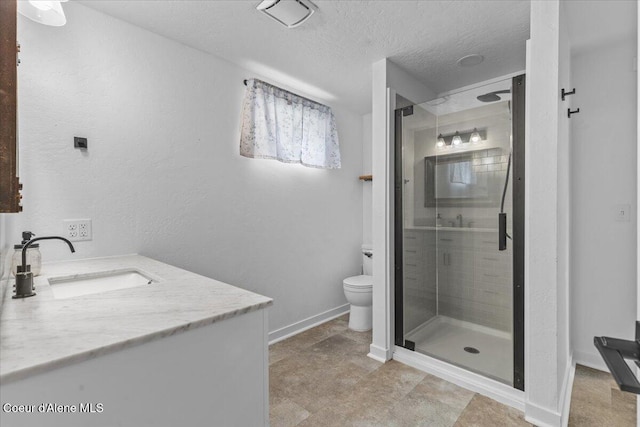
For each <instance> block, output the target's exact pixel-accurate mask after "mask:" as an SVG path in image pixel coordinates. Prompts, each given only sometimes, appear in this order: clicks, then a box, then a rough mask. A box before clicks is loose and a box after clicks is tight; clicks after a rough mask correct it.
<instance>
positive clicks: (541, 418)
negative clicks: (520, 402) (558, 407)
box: [524, 402, 562, 427]
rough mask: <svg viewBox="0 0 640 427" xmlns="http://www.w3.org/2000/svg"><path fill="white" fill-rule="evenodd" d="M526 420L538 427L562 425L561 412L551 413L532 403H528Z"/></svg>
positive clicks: (525, 413)
mask: <svg viewBox="0 0 640 427" xmlns="http://www.w3.org/2000/svg"><path fill="white" fill-rule="evenodd" d="M524 419H525V421H527V422H530V423H531V424H533V425H535V426H538V427H559V426H560V425H561V424H562V414H561V413H560V412H556V411H550V410H549V409H547V408H543V407H542V406H538V405H536V404H534V403H531V402H527V403H526V407H525V411H524Z"/></svg>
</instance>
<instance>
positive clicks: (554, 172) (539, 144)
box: [525, 0, 568, 426]
mask: <svg viewBox="0 0 640 427" xmlns="http://www.w3.org/2000/svg"><path fill="white" fill-rule="evenodd" d="M559 40H560V5H559V1H557V0H555V1H532V2H531V40H530V41H529V43H528V52H527V89H526V96H527V101H526V102H527V104H526V109H527V112H526V129H527V130H526V148H525V152H526V158H525V159H526V160H525V162H526V171H525V394H526V404H525V416H526V419H527V421H529V422H532V423H534V424H536V425H551V426H559V425H560V423H561V419H562V417H561V413H560V407H559V402H560V391H559V390H560V389H561V383H562V377H563V371H564V369H563V368H562V367H559V366H558V360H559V356H558V355H559V351H561V350H560V349H559V348H558V323H559V322H560V320H559V318H560V317H562V315H563V310H567V309H568V308H566V307H562V306H561V305H560V304H561V301H560V300H559V298H558V293H559V292H560V290H559V289H558V265H557V262H558V197H559V195H562V194H561V193H559V185H558V183H559V181H558V164H559V159H558V153H559V150H558V144H559V141H558V138H559V134H560V129H559V126H560V124H559V120H560V114H559V109H560V106H559V103H560V98H559V96H558V94H559V90H560V88H559V67H560V64H559V62H560V48H559Z"/></svg>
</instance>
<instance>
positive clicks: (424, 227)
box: [405, 225, 498, 233]
mask: <svg viewBox="0 0 640 427" xmlns="http://www.w3.org/2000/svg"><path fill="white" fill-rule="evenodd" d="M405 229H407V230H438V231H461V232H465V231H466V232H475V233H497V232H498V229H497V228H476V227H435V226H433V225H411V226H409V227H405Z"/></svg>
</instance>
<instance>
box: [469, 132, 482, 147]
mask: <svg viewBox="0 0 640 427" xmlns="http://www.w3.org/2000/svg"><path fill="white" fill-rule="evenodd" d="M480 141H482V138H481V137H480V132H478V129H477V128H473V132H472V133H471V136H470V137H469V142H471V143H472V144H477V143H478V142H480Z"/></svg>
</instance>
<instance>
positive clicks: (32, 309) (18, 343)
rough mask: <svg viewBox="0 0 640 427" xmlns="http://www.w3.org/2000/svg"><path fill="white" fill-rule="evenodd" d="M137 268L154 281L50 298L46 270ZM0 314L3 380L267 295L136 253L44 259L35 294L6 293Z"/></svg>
mask: <svg viewBox="0 0 640 427" xmlns="http://www.w3.org/2000/svg"><path fill="white" fill-rule="evenodd" d="M123 268H136V269H139V270H142V271H144V272H147V273H150V274H151V275H152V276H156V277H159V278H161V279H162V280H161V281H159V282H158V283H154V284H153V285H152V286H149V287H147V286H140V287H136V288H129V289H121V290H113V291H108V292H103V293H99V294H93V295H84V296H77V297H73V298H68V299H54V298H53V294H52V291H51V286H50V285H49V282H48V280H47V277H60V276H70V275H74V274H87V273H94V272H105V271H115V270H121V269H123ZM12 286H13V279H11V283H9V285H8V288H7V289H6V295H5V298H4V302H3V305H2V314H1V317H0V346H1V347H0V381H1V382H2V383H7V382H11V381H16V380H19V379H22V378H25V377H28V376H30V375H34V374H37V373H40V372H45V371H49V370H52V369H56V368H59V367H61V366H65V365H69V364H72V363H77V362H80V361H83V360H87V359H90V358H94V357H97V356H100V355H102V354H106V353H110V352H114V351H118V350H121V349H123V348H127V347H130V346H133V345H138V344H142V343H145V342H149V341H152V340H155V339H159V338H163V337H166V336H170V335H173V334H176V333H180V332H184V331H187V330H189V329H193V328H196V327H200V326H204V325H209V324H212V323H214V322H217V321H220V320H223V319H227V318H230V317H234V316H237V315H241V314H244V313H248V312H251V311H254V310H259V309H262V308H265V307H268V306H270V305H271V304H272V300H271V299H270V298H267V297H264V296H262V295H258V294H255V293H253V292H249V291H246V290H244V289H240V288H237V287H235V286H231V285H228V284H226V283H222V282H219V281H217V280H213V279H209V278H207V277H204V276H200V275H197V274H195V273H191V272H189V271H185V270H182V269H180V268H177V267H173V266H170V265H168V264H165V263H162V262H159V261H155V260H152V259H150V258H146V257H143V256H140V255H126V256H118V257H108V258H95V259H87V260H78V261H67V262H57V263H49V264H43V266H42V273H41V275H40V276H38V277H36V278H35V287H36V293H37V295H36V296H33V297H30V298H24V299H12V298H11V295H12V293H13V292H12Z"/></svg>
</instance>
